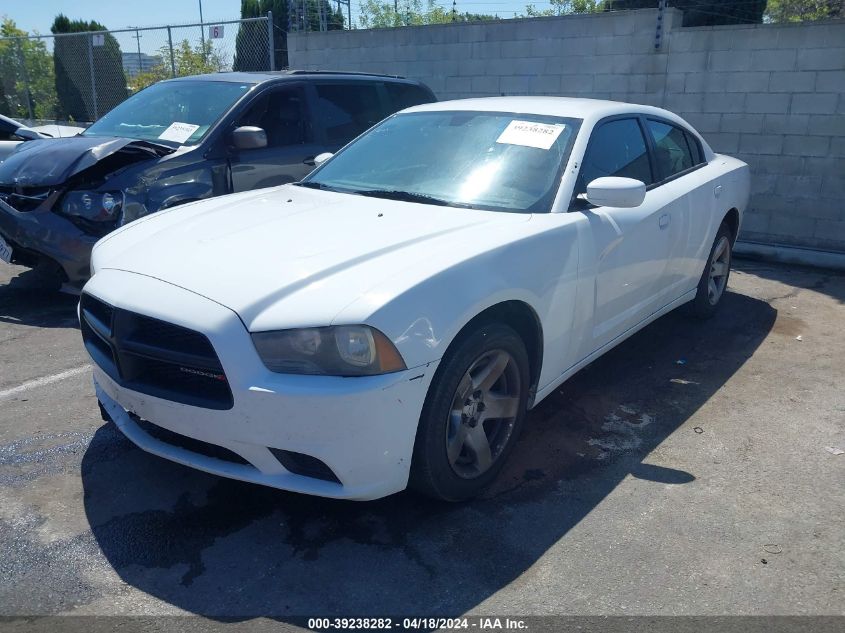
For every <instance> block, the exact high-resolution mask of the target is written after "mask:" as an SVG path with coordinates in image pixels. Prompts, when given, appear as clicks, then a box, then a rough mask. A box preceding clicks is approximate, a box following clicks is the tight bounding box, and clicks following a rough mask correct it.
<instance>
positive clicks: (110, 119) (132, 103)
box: [84, 81, 252, 145]
mask: <svg viewBox="0 0 845 633" xmlns="http://www.w3.org/2000/svg"><path fill="white" fill-rule="evenodd" d="M250 88H252V85H251V84H241V83H234V82H228V81H174V82H163V83H158V84H154V85H152V86H150V87H149V88H146V89H144V90H142V91H141V92H139V93H137V94H135V95H133V96H132V97H130V98H129V99H127V100H126V101H124V102H123V103H121V104H120V105H119V106H117V107H116V108H115V109H114V110H112V111H111V112H109V113H108V114H106V115H104V116H103V117H102V118H101V119H100V120H99V121H97V122H96V123H94V125H92V126H91V127H89V128H88V129H87V130H85V132H84V135H85V136H121V137H125V138H135V139H140V140H145V141H156V142H162V141H163V142H165V143H167V144H177V145H193V144H195V143H198V142H199V141H200V140H201V139H202V137H203V136H205V134H206V132H208V130H209V128H210V127H211V126H212V125H214V123H215V122H216V121H217V120H218V119H219V118H220V117H221V116H223V114H224V113H225V112H226V111H227V110H229V108H231V107H232V105H233V104H234V103H235V102H236V101H237V100H238V99H240V98H241V97H242V96H243V95H245V94H246V93H247V92H248V91H249V89H250Z"/></svg>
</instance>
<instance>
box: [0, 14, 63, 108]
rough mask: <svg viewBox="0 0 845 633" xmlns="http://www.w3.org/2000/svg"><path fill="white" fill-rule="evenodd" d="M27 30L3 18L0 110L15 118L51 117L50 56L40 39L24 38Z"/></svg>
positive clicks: (53, 97) (0, 30) (53, 98)
mask: <svg viewBox="0 0 845 633" xmlns="http://www.w3.org/2000/svg"><path fill="white" fill-rule="evenodd" d="M25 35H27V33H26V31H22V30H21V29H19V28H17V26H16V25H15V22H14V21H13V20H11V19H9V18H4V19H3V21H2V23H1V24H0V37H2V38H20V39H14V40H12V39H5V40H0V114H5V115H7V116H13V117H18V118H29V117H32V118H36V119H52V118H54V117H55V115H56V103H57V100H56V87H55V80H54V75H53V60H52V59H51V57H50V53H49V52H48V51H47V45H46V44H45V43H44V41H43V40H40V39H26V38H24V36H25Z"/></svg>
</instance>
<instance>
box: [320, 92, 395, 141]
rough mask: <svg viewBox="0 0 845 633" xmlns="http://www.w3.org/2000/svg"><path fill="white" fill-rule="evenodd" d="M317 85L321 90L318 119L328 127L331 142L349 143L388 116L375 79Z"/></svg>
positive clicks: (326, 128) (327, 139)
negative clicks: (368, 81) (371, 80)
mask: <svg viewBox="0 0 845 633" xmlns="http://www.w3.org/2000/svg"><path fill="white" fill-rule="evenodd" d="M314 88H315V89H316V91H317V102H316V105H315V117H314V120H315V121H319V124H320V125H322V126H323V127H324V128H325V134H326V143H328V144H329V145H345V144H346V143H347V142H349V141H351V140H352V139H353V138H355V137H356V136H358V135H359V134H361V132H364V131H365V130H368V129H369V128H371V127H372V126H373V125H375V124H376V123H378V122H379V121H381V120H382V119H383V118H384V115H385V113H384V112H383V108H382V104H381V99H380V98H379V91H378V87H377V86H376V84H374V83H366V82H361V81H354V82H353V81H350V82H349V83H340V84H324V83H318V84H316V85H315V86H314Z"/></svg>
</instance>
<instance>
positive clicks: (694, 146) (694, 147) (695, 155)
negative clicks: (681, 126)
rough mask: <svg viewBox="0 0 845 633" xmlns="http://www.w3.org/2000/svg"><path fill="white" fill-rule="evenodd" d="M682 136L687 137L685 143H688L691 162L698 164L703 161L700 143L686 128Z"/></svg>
mask: <svg viewBox="0 0 845 633" xmlns="http://www.w3.org/2000/svg"><path fill="white" fill-rule="evenodd" d="M684 136H685V137H686V138H687V145H689V149H690V152H692V160H693V163H694V164H696V165H700V164H701V163H703V162H704V152H703V151H702V149H701V143H699V142H698V139H697V138H695V136H693V135H692V134H691V133H690V132H688V131H687V130H684Z"/></svg>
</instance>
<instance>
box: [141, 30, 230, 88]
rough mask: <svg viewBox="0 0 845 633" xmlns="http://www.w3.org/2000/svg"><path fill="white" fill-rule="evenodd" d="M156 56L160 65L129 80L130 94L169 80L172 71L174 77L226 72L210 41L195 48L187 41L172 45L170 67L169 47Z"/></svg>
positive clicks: (162, 48)
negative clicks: (171, 62)
mask: <svg viewBox="0 0 845 633" xmlns="http://www.w3.org/2000/svg"><path fill="white" fill-rule="evenodd" d="M158 56H159V58H160V59H161V63H159V64H157V65H156V66H153V67H152V68H151V69H150V70H147V71H145V72H142V73H138V74H137V75H135V77H133V78H132V79H131V80H130V81H131V86H130V90H131V91H132V92H137V91H138V90H141V89H142V88H146V87H147V86H149V85H151V84H154V83H156V82H157V81H162V80H163V79H170V78H171V77H173V76H174V74H173V71H174V70H175V76H176V77H185V76H187V75H202V74H205V73H219V72H220V71H223V70H226V58H225V56H224V55H223V54H222V53H221V52H220V51H218V50H216V49H215V48H214V44H213V43H212V41H211V40H205V43H204V44H197V45H196V46H191V43H190V42H189V41H188V40H182V41H181V42H178V43H176V44H174V45H173V65H172V67H171V64H170V48H169V47H167V46H162V47H161V48H160V49H158Z"/></svg>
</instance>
